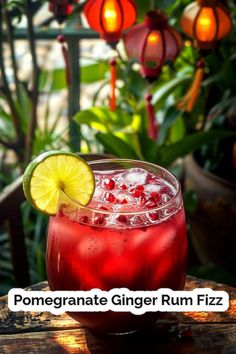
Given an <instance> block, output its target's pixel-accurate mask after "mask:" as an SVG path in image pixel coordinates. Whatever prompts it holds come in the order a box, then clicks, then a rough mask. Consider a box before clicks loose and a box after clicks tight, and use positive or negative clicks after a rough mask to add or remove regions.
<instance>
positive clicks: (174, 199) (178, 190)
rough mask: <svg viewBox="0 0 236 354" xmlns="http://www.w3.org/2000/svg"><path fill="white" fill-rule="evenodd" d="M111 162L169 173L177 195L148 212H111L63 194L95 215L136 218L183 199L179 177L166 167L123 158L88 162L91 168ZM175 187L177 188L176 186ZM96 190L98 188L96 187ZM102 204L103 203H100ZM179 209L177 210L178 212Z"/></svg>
mask: <svg viewBox="0 0 236 354" xmlns="http://www.w3.org/2000/svg"><path fill="white" fill-rule="evenodd" d="M109 162H113V163H114V162H124V163H140V164H145V165H148V166H150V167H153V168H157V169H158V170H159V171H160V170H161V171H163V172H165V173H168V174H169V175H170V176H171V177H172V178H173V179H174V181H175V183H176V194H175V195H174V196H173V197H171V199H169V200H168V201H167V202H165V203H164V204H162V205H160V206H157V207H154V208H151V209H148V210H137V211H132V212H130V211H113V210H111V211H109V210H103V209H96V208H92V207H89V206H88V205H82V204H80V203H79V202H78V201H76V200H74V199H73V198H72V197H70V196H69V195H68V194H67V193H66V192H65V191H64V190H62V192H63V194H64V195H65V196H66V197H67V198H68V199H69V200H70V201H71V202H73V203H74V204H75V205H77V206H78V207H79V208H80V209H84V210H88V211H90V212H94V213H99V214H103V215H104V214H105V215H116V214H122V215H127V216H131V215H132V216H135V215H143V214H147V213H152V212H158V211H161V210H163V209H166V208H168V207H170V206H172V204H173V203H174V202H175V201H176V200H177V199H178V198H181V199H182V196H181V186H180V182H179V181H178V179H177V177H176V176H175V175H174V174H173V173H172V172H170V171H169V170H167V169H166V168H165V167H162V166H159V165H156V164H154V163H151V162H146V161H142V160H133V159H123V158H110V159H101V160H93V161H89V162H87V164H88V165H89V166H90V167H91V165H96V164H101V163H109ZM174 187H175V186H174ZM95 188H96V186H95ZM100 204H101V203H100ZM182 204H183V202H182V203H181V205H180V206H182ZM178 209H179V208H177V210H178Z"/></svg>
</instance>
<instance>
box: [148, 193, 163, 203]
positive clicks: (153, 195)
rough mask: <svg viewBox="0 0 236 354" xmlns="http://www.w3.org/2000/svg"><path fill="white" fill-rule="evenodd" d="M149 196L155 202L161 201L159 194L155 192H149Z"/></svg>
mask: <svg viewBox="0 0 236 354" xmlns="http://www.w3.org/2000/svg"><path fill="white" fill-rule="evenodd" d="M150 195H151V197H152V198H154V199H155V201H156V202H158V201H159V200H160V199H161V197H160V194H159V193H157V192H151V194H150Z"/></svg>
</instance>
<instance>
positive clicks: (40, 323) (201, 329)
mask: <svg viewBox="0 0 236 354" xmlns="http://www.w3.org/2000/svg"><path fill="white" fill-rule="evenodd" d="M197 287H208V288H212V289H214V290H225V291H227V292H228V293H229V295H230V308H229V310H228V311H227V312H224V313H213V312H195V313H194V312H186V313H171V314H170V313H169V314H167V313H165V314H163V318H162V319H161V320H159V321H157V322H156V325H155V327H153V328H152V329H148V330H146V331H143V332H137V333H134V334H130V335H123V336H106V335H94V334H91V333H90V332H89V331H87V330H86V329H84V328H83V327H82V325H81V324H79V323H78V322H75V321H74V320H73V319H71V318H70V317H69V316H67V315H66V314H64V315H61V316H54V315H51V314H50V313H44V312H42V313H33V312H11V311H9V310H8V307H7V297H6V296H5V297H2V298H0V353H1V354H21V353H22V354H31V353H46V354H47V353H49V354H53V353H79V354H82V353H96V354H107V353H111V354H113V353H114V354H126V353H127V354H139V353H140V354H154V353H155V354H157V353H159V354H160V353H164V354H168V353H170V354H176V353H181V354H200V353H201V354H205V353H207V354H212V353H214V354H216V353H219V354H224V353H228V354H234V353H235V354H236V289H235V288H232V287H229V286H227V285H222V284H217V283H214V282H211V281H208V280H201V279H197V278H193V277H189V276H188V277H187V282H186V290H192V289H194V288H197ZM27 289H30V290H47V289H48V287H47V283H46V282H43V283H40V284H36V285H33V286H32V287H30V288H27Z"/></svg>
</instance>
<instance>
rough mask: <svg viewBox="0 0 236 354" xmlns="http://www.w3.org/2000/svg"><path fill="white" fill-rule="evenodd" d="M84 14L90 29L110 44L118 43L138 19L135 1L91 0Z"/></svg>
mask: <svg viewBox="0 0 236 354" xmlns="http://www.w3.org/2000/svg"><path fill="white" fill-rule="evenodd" d="M84 13H85V16H86V18H87V21H88V23H89V25H90V27H91V28H92V29H93V30H94V31H96V32H99V33H100V35H101V37H102V38H103V39H105V40H106V41H107V42H108V43H115V42H117V41H118V40H119V39H120V38H121V36H122V31H124V30H126V29H127V28H129V27H130V26H132V25H133V24H134V23H135V21H136V17H137V15H136V6H135V3H134V2H133V0H89V1H88V2H87V3H86V5H85V7H84Z"/></svg>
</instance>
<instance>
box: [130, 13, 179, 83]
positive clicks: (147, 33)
mask: <svg viewBox="0 0 236 354" xmlns="http://www.w3.org/2000/svg"><path fill="white" fill-rule="evenodd" d="M125 47H126V51H127V55H128V57H129V58H130V59H136V60H138V62H139V63H140V64H141V73H142V75H143V76H144V77H145V78H146V79H148V80H153V79H156V78H157V76H158V75H159V73H160V72H161V69H162V67H163V65H164V64H165V63H166V62H168V61H173V60H175V58H176V57H177V56H178V54H179V50H180V47H181V38H180V36H179V34H178V33H177V31H176V30H175V29H173V28H172V27H171V26H169V24H168V19H167V17H166V16H165V14H164V13H163V12H161V11H160V10H154V11H149V12H148V13H147V14H146V17H145V19H144V23H142V24H139V25H136V26H134V27H133V28H132V29H131V30H130V31H129V32H128V33H127V34H126V36H125Z"/></svg>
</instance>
